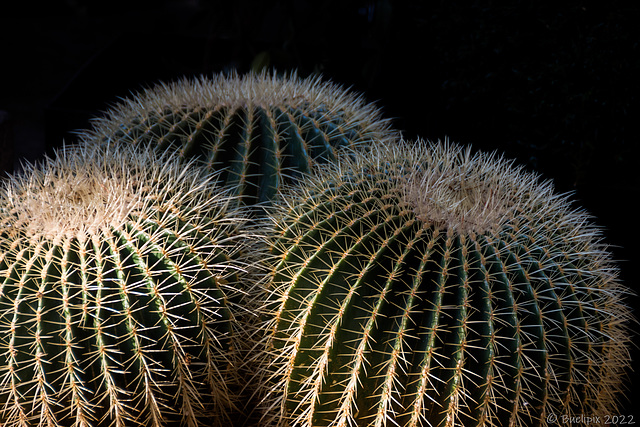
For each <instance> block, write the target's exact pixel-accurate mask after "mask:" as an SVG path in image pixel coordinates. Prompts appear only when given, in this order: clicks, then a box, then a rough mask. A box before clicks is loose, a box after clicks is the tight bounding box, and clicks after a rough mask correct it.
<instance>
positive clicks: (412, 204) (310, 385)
mask: <svg viewBox="0 0 640 427" xmlns="http://www.w3.org/2000/svg"><path fill="white" fill-rule="evenodd" d="M272 222H273V225H272V227H275V234H276V237H274V239H273V242H272V253H273V255H274V257H275V259H276V262H275V267H274V269H273V273H272V279H271V282H270V285H269V291H270V293H271V306H268V309H269V310H267V312H268V316H269V317H270V318H271V319H272V320H271V322H270V325H271V332H270V334H269V335H268V336H267V351H268V352H269V353H270V354H271V358H270V359H269V362H268V368H267V370H269V371H270V372H271V374H270V375H271V376H270V378H269V379H268V380H264V379H263V378H262V377H259V376H258V377H259V378H260V379H259V380H258V381H260V382H261V383H264V384H265V386H264V390H263V393H264V394H263V396H266V397H264V401H263V402H264V406H265V408H267V409H265V413H263V421H264V423H263V425H267V424H268V423H271V424H276V425H288V426H383V425H387V426H389V425H399V426H403V427H408V426H454V425H455V426H494V425H495V426H512V425H526V426H535V425H542V426H545V425H547V424H548V423H547V417H548V416H549V415H556V416H558V417H560V416H561V415H573V416H580V415H584V416H604V415H607V414H613V413H616V411H615V408H616V402H617V399H618V396H617V393H618V392H619V391H620V389H621V388H622V377H623V371H624V369H625V368H626V367H628V366H629V363H630V362H629V355H628V352H627V349H626V344H627V342H628V341H629V337H628V333H627V332H628V330H627V329H626V326H625V322H626V321H627V320H628V319H629V317H630V315H629V311H628V309H627V308H626V307H625V305H624V303H623V300H622V298H623V296H624V294H625V292H626V290H625V289H624V288H623V287H622V286H621V285H620V284H619V283H618V281H617V279H616V268H615V266H614V264H613V263H612V261H611V259H610V255H609V254H608V252H607V250H606V247H605V246H604V245H603V244H601V243H600V237H599V230H598V229H597V228H596V227H595V226H593V225H592V224H591V223H590V219H589V217H588V216H587V215H586V214H584V213H582V212H578V211H575V210H573V209H572V208H570V206H569V201H568V200H567V199H566V198H564V197H560V196H557V195H554V194H553V189H552V187H551V186H550V185H549V184H544V183H539V182H538V180H537V178H536V177H535V176H532V175H530V174H527V173H525V172H522V171H521V170H519V169H516V168H514V167H512V166H511V165H510V164H509V163H508V162H506V161H504V160H502V159H496V158H494V157H492V156H487V155H482V154H479V155H476V156H471V155H470V153H469V152H468V151H464V150H461V149H460V148H458V147H455V146H450V145H427V144H425V143H423V142H421V141H419V142H417V143H416V144H415V146H411V145H410V144H400V145H399V146H398V147H395V148H394V147H391V148H389V149H382V148H380V149H376V150H373V152H371V153H368V154H362V155H359V156H356V158H355V160H353V161H349V160H346V159H343V160H342V161H341V162H340V163H339V165H338V167H336V168H334V169H331V170H328V171H326V172H324V173H322V174H320V175H319V177H318V178H317V179H315V180H312V181H311V182H310V183H308V184H306V185H305V189H304V190H298V191H297V192H294V194H293V195H292V196H291V197H290V198H289V204H288V205H287V207H282V208H280V209H279V211H276V213H275V214H274V216H273V221H272ZM274 409H275V411H274ZM550 419H553V418H550ZM578 424H579V423H577V424H576V425H578Z"/></svg>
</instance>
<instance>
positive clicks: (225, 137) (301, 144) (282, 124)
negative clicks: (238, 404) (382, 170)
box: [82, 72, 395, 204]
mask: <svg viewBox="0 0 640 427" xmlns="http://www.w3.org/2000/svg"><path fill="white" fill-rule="evenodd" d="M82 136H83V139H84V140H85V141H90V142H95V141H96V140H97V141H98V142H105V141H106V142H113V141H117V142H129V143H132V144H145V143H149V144H152V145H154V146H157V147H159V148H160V149H163V150H164V149H167V148H169V147H173V149H174V150H175V151H177V153H178V155H179V156H181V157H192V156H193V157H196V158H198V159H200V161H201V162H202V163H203V164H204V165H205V166H206V167H207V168H208V169H209V170H221V171H223V172H222V173H223V176H222V179H223V180H224V181H225V182H226V183H227V184H230V185H232V186H233V187H234V188H236V189H237V191H238V194H240V195H241V196H242V198H243V201H244V202H245V203H247V204H253V203H258V202H265V201H269V200H272V199H273V198H274V197H275V196H276V192H277V189H278V188H280V186H281V184H282V183H283V182H288V181H291V179H292V178H293V179H295V178H296V177H299V176H300V174H302V173H307V172H309V171H311V170H312V169H313V167H314V165H316V164H317V163H318V162H325V161H332V160H334V159H335V158H336V156H337V155H338V151H339V150H340V148H343V147H349V148H354V147H358V146H362V145H367V144H369V143H372V142H373V141H376V142H378V143H379V142H384V141H386V140H388V139H390V138H393V137H394V136H395V132H394V131H392V130H390V127H389V122H388V120H385V119H382V118H381V115H380V112H379V111H378V110H377V109H376V108H375V107H374V106H373V105H372V104H367V103H365V102H364V100H363V99H362V97H360V96H357V95H355V94H353V93H351V92H349V91H347V90H344V89H342V88H340V87H339V86H337V85H335V84H333V83H331V82H328V81H322V80H321V79H320V78H319V77H309V78H306V79H301V78H298V76H297V75H296V74H295V73H292V74H291V75H289V76H286V75H285V76H277V75H276V74H275V73H273V74H271V73H267V72H262V73H260V74H256V73H249V74H246V75H243V76H239V75H237V74H236V73H232V74H230V75H224V74H216V75H213V76H212V77H200V78H195V79H187V78H184V79H182V80H179V81H176V82H172V83H159V84H157V85H156V86H155V87H153V88H151V89H147V90H144V91H142V92H140V93H138V94H136V95H134V96H133V97H131V98H130V99H125V100H124V101H122V102H121V103H119V104H118V105H116V106H114V107H113V108H111V109H110V110H109V111H108V112H107V113H106V115H105V116H104V117H102V118H96V119H95V121H94V126H93V128H92V129H91V130H88V131H85V132H82Z"/></svg>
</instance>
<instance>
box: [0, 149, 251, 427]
mask: <svg viewBox="0 0 640 427" xmlns="http://www.w3.org/2000/svg"><path fill="white" fill-rule="evenodd" d="M58 154H59V158H58V159H56V160H47V161H46V162H45V163H44V164H43V165H41V167H35V166H33V167H31V169H29V170H27V172H25V174H24V175H22V176H18V177H14V178H12V179H11V180H10V181H7V182H6V183H5V184H4V185H3V187H2V189H1V190H0V348H1V351H0V424H2V425H3V426H7V427H8V426H30V425H47V426H58V425H68V426H70V425H75V426H92V425H93V426H97V425H114V426H124V425H127V426H129V425H144V426H160V425H165V424H170V423H172V422H182V423H183V424H184V425H190V426H195V425H203V424H201V423H202V422H203V420H205V421H206V422H207V424H205V425H229V424H228V420H227V419H226V415H225V414H226V413H230V410H231V407H232V405H233V404H234V395H233V390H232V388H233V387H234V373H233V371H232V370H231V365H232V364H233V363H235V362H234V357H235V356H234V354H235V353H234V348H235V344H234V336H235V335H234V330H235V329H236V326H235V319H234V316H235V314H234V313H235V310H234V309H233V304H234V301H235V300H237V298H238V291H236V290H235V289H234V287H236V286H237V285H238V280H239V276H238V274H239V272H240V267H241V266H242V264H241V261H240V259H241V256H242V243H241V240H240V239H242V236H240V235H238V233H236V228H237V226H238V225H239V224H241V223H242V222H243V221H245V219H243V218H244V217H243V216H242V215H241V214H240V213H239V211H237V208H234V209H236V210H234V209H232V208H231V206H232V205H231V204H230V200H232V198H231V197H230V196H228V195H226V194H225V193H224V192H222V191H220V190H219V189H218V187H217V186H216V184H215V182H214V181H212V178H205V177H203V176H201V174H200V173H198V172H197V169H194V168H191V170H188V169H189V165H186V167H183V166H181V165H180V164H179V163H178V160H177V159H173V160H172V159H169V158H164V157H162V156H160V155H156V154H153V152H150V151H149V150H135V152H134V150H133V149H132V148H130V147H129V148H128V147H124V148H121V149H119V150H117V151H116V150H112V151H110V152H109V151H102V150H90V149H87V148H84V149H74V150H70V149H67V150H66V151H61V152H59V153H58Z"/></svg>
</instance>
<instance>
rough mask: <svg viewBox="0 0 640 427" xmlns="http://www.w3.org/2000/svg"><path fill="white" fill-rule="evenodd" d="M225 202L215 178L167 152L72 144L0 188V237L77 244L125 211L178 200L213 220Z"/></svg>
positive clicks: (115, 223) (114, 224)
mask: <svg viewBox="0 0 640 427" xmlns="http://www.w3.org/2000/svg"><path fill="white" fill-rule="evenodd" d="M225 196H226V197H225ZM232 200H233V198H232V197H231V196H229V194H228V193H225V192H224V191H221V190H220V188H219V187H218V185H217V182H216V179H215V176H205V175H204V174H203V173H202V171H200V170H198V169H197V168H190V167H189V165H184V164H180V162H179V161H178V160H177V159H172V158H170V156H167V155H166V154H165V155H161V154H160V153H157V152H155V151H153V150H151V149H148V148H147V149H134V147H127V146H122V147H118V148H117V149H116V148H115V147H106V148H101V147H97V146H71V147H66V148H64V149H61V150H59V151H58V152H57V156H56V157H54V158H47V159H46V160H45V161H44V162H43V163H42V164H33V165H26V166H25V170H24V171H23V172H22V173H21V174H19V175H16V176H13V177H10V178H9V179H8V180H7V181H6V182H4V183H3V186H2V188H1V189H0V226H1V227H2V228H1V229H0V237H1V239H2V241H13V239H15V238H16V237H17V236H22V237H26V238H29V239H32V240H38V239H49V240H51V241H60V240H62V239H67V238H75V239H78V240H80V241H84V240H88V239H90V238H91V237H92V236H99V235H100V234H102V233H104V232H105V231H107V230H111V229H118V228H121V227H122V226H123V224H125V222H127V221H130V220H131V214H135V215H143V214H145V213H149V212H153V211H158V210H167V209H171V208H176V207H177V206H180V205H181V203H184V205H185V206H187V207H191V208H193V209H200V210H202V211H203V215H202V216H204V211H207V213H208V214H211V215H213V216H214V217H219V216H221V213H222V212H223V211H226V210H227V209H230V208H231V206H232V205H233V203H231V201H232ZM217 211H219V212H218V213H216V212H217ZM194 218H198V217H194ZM200 220H202V219H200Z"/></svg>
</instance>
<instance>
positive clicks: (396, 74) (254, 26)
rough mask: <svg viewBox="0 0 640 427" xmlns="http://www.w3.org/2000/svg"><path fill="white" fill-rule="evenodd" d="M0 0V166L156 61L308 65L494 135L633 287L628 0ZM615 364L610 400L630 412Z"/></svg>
mask: <svg viewBox="0 0 640 427" xmlns="http://www.w3.org/2000/svg"><path fill="white" fill-rule="evenodd" d="M10 3H14V2H3V3H2V6H0V36H1V39H0V40H1V42H2V46H1V49H0V146H1V148H2V151H0V168H2V167H4V168H5V170H8V169H11V168H12V167H13V166H15V167H17V168H19V162H20V161H21V160H22V159H28V160H33V159H37V158H39V157H40V156H41V155H42V153H43V152H45V150H47V149H51V147H54V146H58V145H60V144H61V143H62V141H63V139H64V140H65V141H68V142H71V141H73V139H74V134H73V131H74V130H77V129H82V128H86V127H87V126H88V119H89V118H90V117H92V116H95V115H99V114H100V112H101V111H104V110H105V109H106V108H107V107H108V106H109V104H112V103H114V102H115V101H117V99H118V97H125V96H128V95H129V94H130V93H131V92H132V91H136V90H138V89H140V88H142V87H145V86H150V85H153V84H154V82H156V81H157V80H158V79H173V78H178V77H181V76H183V75H199V74H209V73H213V72H219V71H229V70H232V69H237V70H238V71H240V72H245V71H248V70H250V69H252V68H253V69H259V68H261V67H265V66H266V67H269V68H273V67H275V69H276V70H278V71H289V70H293V69H297V70H298V72H299V74H300V75H302V76H306V75H309V74H311V73H317V72H319V73H322V74H323V75H324V76H325V77H326V78H327V79H331V80H333V81H335V82H337V83H339V84H341V85H344V86H347V87H352V88H353V90H355V91H358V92H362V93H364V95H365V97H366V99H367V100H369V101H375V102H376V103H377V105H379V106H380V107H382V109H383V113H384V115H385V116H387V117H391V118H393V119H394V124H395V126H396V127H397V128H400V129H402V130H403V132H404V135H405V137H406V138H409V139H415V138H416V137H418V136H420V137H423V138H427V139H430V140H437V139H442V138H444V137H448V138H450V139H451V140H452V141H456V142H460V143H464V144H472V145H473V147H474V148H475V149H481V150H489V151H494V150H498V151H499V152H501V153H505V155H506V157H508V158H512V159H515V160H516V163H517V164H521V165H524V166H525V167H526V168H527V169H528V170H531V171H536V172H538V173H540V174H541V175H542V177H543V178H544V179H551V180H553V181H554V182H555V185H556V188H557V191H558V192H561V193H565V192H573V194H574V196H573V198H574V200H575V201H576V202H575V203H576V206H580V207H584V208H585V209H586V210H588V211H589V212H591V213H592V214H593V215H594V216H595V218H596V219H595V221H596V222H597V223H598V224H599V225H601V226H603V227H604V229H605V236H606V242H607V243H608V244H610V245H611V250H612V252H613V253H614V255H615V257H616V258H617V259H618V260H620V265H621V276H622V279H623V280H624V281H625V282H626V283H627V285H628V286H629V287H630V288H632V289H636V288H637V284H636V282H637V280H636V277H637V276H636V275H635V274H634V273H633V271H634V268H635V267H636V266H637V265H638V261H639V260H640V258H639V251H638V246H639V244H640V241H639V240H640V232H639V231H638V229H639V225H638V222H637V221H638V207H637V203H638V199H639V196H640V185H639V184H640V179H639V178H638V175H637V170H638V154H639V151H640V149H639V142H640V141H639V137H640V130H639V129H640V124H639V123H640V120H639V119H638V112H639V111H638V110H639V109H638V101H639V100H638V96H639V94H640V90H639V89H640V88H639V82H638V81H639V80H638V79H639V78H640V37H639V35H638V32H637V30H635V27H636V26H637V25H638V22H640V2H624V1H607V2H598V4H594V3H595V2H588V1H553V2H547V1H490V0H489V1H484V2H481V1H466V2H465V1H430V2H419V1H404V2H401V1H399V2H392V1H388V0H387V1H354V2H348V1H337V0H327V1H305V0H287V1H284V0H283V1H265V2H250V1H247V0H233V1H228V2H218V1H206V0H188V1H178V0H156V1H149V0H145V1H134V0H128V1H125V0H109V1H104V0H95V1H89V0H66V1H63V0H52V1H48V2H33V1H31V2H30V1H23V2H20V6H19V7H20V9H19V10H18V9H15V5H12V6H13V7H14V8H13V9H12V10H9V9H4V8H6V7H7V6H8V5H9V4H10ZM3 9H4V10H3ZM12 150H13V155H12V154H11V151H12ZM629 304H631V305H632V306H634V307H638V300H637V298H635V297H634V298H630V299H629ZM634 328H635V329H637V328H636V327H635V326H634ZM633 355H634V359H637V357H638V351H637V350H635V349H634V350H633ZM634 366H638V363H637V362H636V361H634ZM630 375H631V380H630V382H629V393H628V397H629V399H624V397H623V399H624V401H623V402H621V403H622V404H623V407H622V408H621V410H620V413H619V414H612V415H627V416H628V415H634V416H635V420H634V421H635V422H636V423H640V411H639V410H638V409H637V408H636V407H637V406H638V405H637V404H636V402H637V401H638V395H639V393H638V390H637V388H638V386H640V382H638V374H637V373H631V374H630Z"/></svg>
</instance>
